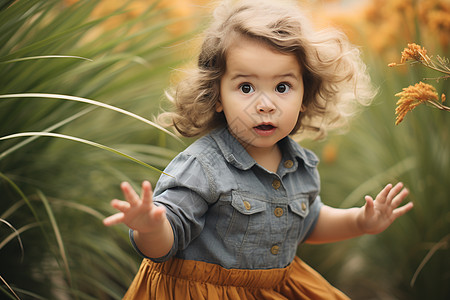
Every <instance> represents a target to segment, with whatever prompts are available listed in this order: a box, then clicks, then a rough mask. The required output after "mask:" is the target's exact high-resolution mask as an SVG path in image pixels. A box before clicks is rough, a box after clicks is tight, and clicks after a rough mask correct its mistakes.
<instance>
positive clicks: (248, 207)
mask: <svg viewBox="0 0 450 300" xmlns="http://www.w3.org/2000/svg"><path fill="white" fill-rule="evenodd" d="M244 207H245V209H246V210H250V208H252V205H251V204H250V202H248V201H244Z"/></svg>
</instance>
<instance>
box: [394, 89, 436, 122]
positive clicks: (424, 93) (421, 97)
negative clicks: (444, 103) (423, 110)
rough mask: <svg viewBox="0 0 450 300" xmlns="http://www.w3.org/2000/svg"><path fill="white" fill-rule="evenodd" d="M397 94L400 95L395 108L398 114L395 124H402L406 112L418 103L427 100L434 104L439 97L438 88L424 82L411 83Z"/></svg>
mask: <svg viewBox="0 0 450 300" xmlns="http://www.w3.org/2000/svg"><path fill="white" fill-rule="evenodd" d="M395 96H397V97H400V100H398V101H397V108H396V109H395V114H396V115H397V118H396V121H395V125H398V124H400V122H401V121H403V118H404V117H405V116H406V114H407V113H408V112H409V111H411V110H413V109H414V108H416V107H417V106H418V105H420V104H422V103H425V102H429V103H431V104H434V103H435V102H436V101H438V99H439V96H438V94H437V93H436V89H435V88H434V87H433V86H432V85H429V84H427V83H423V82H420V83H416V84H415V85H414V86H412V85H410V86H409V87H407V88H404V89H403V92H400V93H397V94H396V95H395Z"/></svg>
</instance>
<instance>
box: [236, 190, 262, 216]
mask: <svg viewBox="0 0 450 300" xmlns="http://www.w3.org/2000/svg"><path fill="white" fill-rule="evenodd" d="M232 197H233V199H232V200H231V205H232V206H233V207H234V208H235V209H236V210H237V211H239V212H240V213H242V214H244V215H253V214H256V213H259V212H262V211H265V210H266V202H264V201H261V200H257V199H255V198H250V197H248V196H245V195H242V194H240V193H238V192H235V191H233V192H232Z"/></svg>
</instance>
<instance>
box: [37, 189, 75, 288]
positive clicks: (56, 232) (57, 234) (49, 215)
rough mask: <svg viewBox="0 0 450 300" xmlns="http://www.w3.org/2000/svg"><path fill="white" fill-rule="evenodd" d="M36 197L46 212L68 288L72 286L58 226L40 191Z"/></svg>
mask: <svg viewBox="0 0 450 300" xmlns="http://www.w3.org/2000/svg"><path fill="white" fill-rule="evenodd" d="M38 195H39V198H41V200H42V202H43V203H44V206H45V210H46V211H47V214H48V217H49V219H50V223H51V225H52V228H53V231H54V233H55V238H56V242H57V243H58V249H59V254H60V256H61V258H62V260H63V263H64V269H65V271H66V275H67V278H68V281H69V284H70V286H72V275H71V272H70V268H69V261H68V259H67V254H66V249H65V247H64V242H63V240H62V236H61V232H60V230H59V227H58V224H57V223H56V219H55V216H54V214H53V211H52V209H51V207H50V204H49V203H48V200H47V198H46V197H45V195H44V194H43V193H42V192H41V191H38Z"/></svg>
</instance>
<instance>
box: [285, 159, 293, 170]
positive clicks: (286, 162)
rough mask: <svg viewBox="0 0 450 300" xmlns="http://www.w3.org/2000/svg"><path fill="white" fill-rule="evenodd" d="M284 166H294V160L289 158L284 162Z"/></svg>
mask: <svg viewBox="0 0 450 300" xmlns="http://www.w3.org/2000/svg"><path fill="white" fill-rule="evenodd" d="M284 166H285V167H286V168H288V169H290V168H292V167H293V166H294V162H293V161H292V160H290V159H288V160H287V161H285V162H284Z"/></svg>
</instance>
